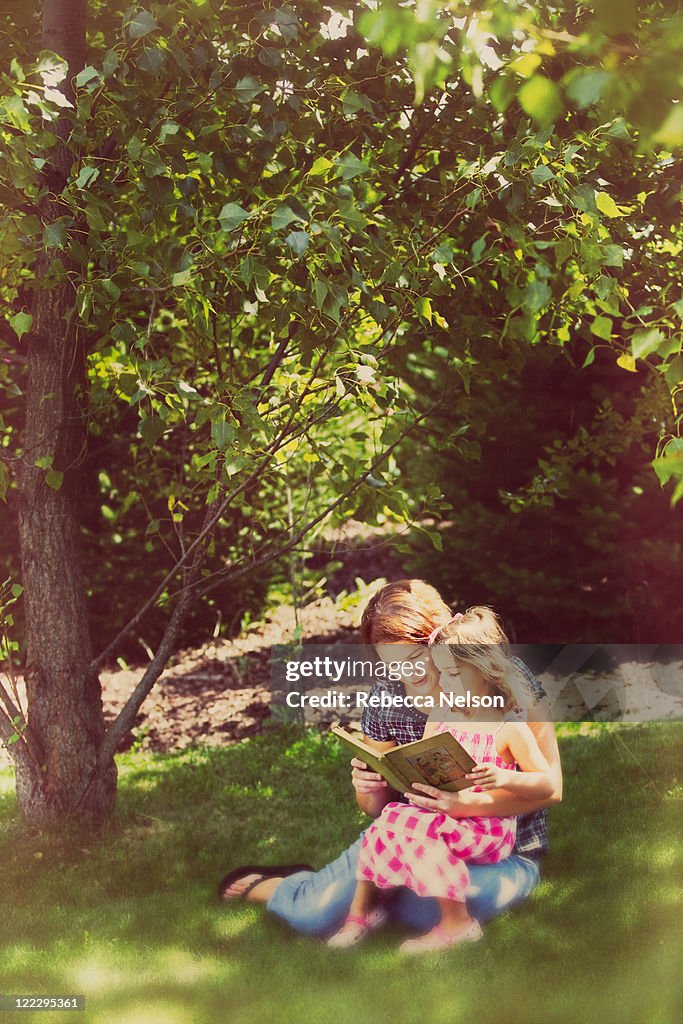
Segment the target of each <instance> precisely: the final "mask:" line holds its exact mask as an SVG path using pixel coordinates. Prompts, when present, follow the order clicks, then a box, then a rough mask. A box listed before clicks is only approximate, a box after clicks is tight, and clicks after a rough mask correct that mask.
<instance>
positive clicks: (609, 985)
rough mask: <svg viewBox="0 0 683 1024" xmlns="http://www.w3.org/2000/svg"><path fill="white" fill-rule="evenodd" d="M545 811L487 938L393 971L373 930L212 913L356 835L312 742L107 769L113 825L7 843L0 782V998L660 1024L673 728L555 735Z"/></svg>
mask: <svg viewBox="0 0 683 1024" xmlns="http://www.w3.org/2000/svg"><path fill="white" fill-rule="evenodd" d="M558 733H559V735H560V743H561V750H562V757H563V764H564V770H565V779H566V786H565V800H564V802H563V803H562V804H561V805H560V806H559V807H557V808H555V809H554V810H553V811H552V814H551V848H552V849H551V854H550V856H549V857H548V858H547V860H546V862H545V864H544V870H543V882H542V884H541V886H540V887H539V888H538V889H537V890H536V892H535V894H534V896H533V897H532V898H531V899H530V900H529V901H528V902H527V903H526V904H524V905H523V906H522V907H519V908H517V909H516V910H514V911H512V912H511V913H509V914H508V915H505V916H503V917H502V918H500V919H498V920H497V921H495V922H493V923H491V924H490V925H489V926H488V928H487V929H486V935H485V940H484V942H483V943H480V944H479V945H476V946H470V947H467V948H461V949H456V950H452V951H450V952H449V953H447V954H442V955H430V956H427V957H424V958H420V959H416V960H412V959H411V960H410V961H407V960H404V959H403V958H401V957H400V956H399V954H398V953H397V946H398V942H399V938H400V936H399V934H398V932H397V931H395V930H392V929H388V930H386V931H384V932H381V933H378V934H375V935H373V936H372V937H371V938H370V939H369V940H368V941H367V943H365V944H364V945H363V946H362V947H358V948H357V949H355V950H352V951H347V952H345V953H339V952H337V953H335V952H334V951H330V950H327V949H326V948H325V947H324V946H323V945H322V944H320V943H318V942H315V941H313V940H310V939H305V938H300V937H298V936H295V935H293V934H291V933H289V932H288V931H287V929H286V928H285V927H284V926H282V925H281V924H279V923H278V922H277V921H275V920H273V919H269V918H268V917H267V916H266V915H265V914H264V913H263V912H262V911H261V910H260V909H259V908H257V907H255V906H253V905H246V904H239V905H235V906H234V907H230V908H229V909H226V908H224V907H221V906H219V905H217V904H216V903H215V902H214V901H213V890H214V887H215V884H216V882H217V880H218V878H219V877H220V875H221V874H223V873H224V871H225V870H226V869H227V868H228V867H230V866H234V865H235V864H238V863H241V862H249V861H254V860H255V861H256V862H260V861H266V862H267V861H273V862H278V861H288V860H302V859H311V860H312V861H313V863H316V864H318V865H320V866H322V865H323V864H324V863H326V861H328V860H330V859H332V858H333V857H334V856H336V854H337V853H338V852H339V851H340V850H341V849H342V848H343V847H345V846H346V845H348V844H349V843H350V842H351V841H352V840H353V839H354V838H355V837H356V836H357V834H358V832H359V831H360V826H361V825H362V823H363V821H364V819H363V816H362V815H361V814H360V813H359V812H358V811H357V810H356V809H355V807H354V804H353V801H352V797H351V791H350V786H349V781H348V758H347V755H346V754H345V753H344V752H343V751H342V750H341V749H340V748H339V747H338V746H337V744H336V743H335V742H333V741H332V740H330V739H326V738H320V737H319V736H317V735H315V734H311V733H308V734H302V733H300V732H296V731H292V730H284V731H283V730H275V729H272V730H267V731H266V733H265V734H264V735H262V736H260V737H258V738H256V739H252V740H248V741H246V742H244V743H240V744H237V745H235V746H231V747H227V748H225V749H223V750H208V749H199V750H194V751H191V752H186V753H183V754H178V755H175V756H163V757H162V756H157V755H151V754H146V753H144V752H138V753H133V754H128V755H125V756H123V757H121V758H120V760H119V771H120V788H119V804H118V812H117V816H116V819H115V821H114V822H113V823H112V825H110V826H109V827H108V829H107V830H106V832H105V833H103V834H102V835H101V836H99V837H86V836H81V837H76V836H74V837H72V838H71V840H70V842H69V843H68V844H67V843H65V842H64V841H61V842H56V841H55V840H53V839H50V838H49V837H47V836H44V835H39V834H37V833H33V834H28V835H27V834H26V833H22V832H21V831H20V829H19V827H18V824H17V820H16V804H15V801H14V796H13V780H12V777H11V774H10V772H5V773H2V774H0V819H1V820H2V824H3V826H4V828H3V834H2V838H1V839H0V878H1V881H0V886H1V890H0V907H1V908H2V914H1V922H0V929H1V931H2V940H1V947H0V976H1V977H2V982H1V983H0V991H2V992H4V993H6V994H29V993H35V994H40V993H43V994H65V993H84V994H85V996H86V1001H87V1009H86V1012H85V1013H70V1012H60V1013H56V1012H49V1011H48V1012H41V1013H36V1014H35V1015H32V1014H31V1013H30V1012H23V1013H22V1014H16V1013H8V1014H6V1015H4V1019H6V1020H8V1021H9V1020H14V1021H17V1020H22V1021H27V1020H33V1019H35V1020H36V1021H40V1022H43V1024H48V1022H51V1021H59V1022H62V1024H67V1022H69V1021H73V1022H80V1024H85V1022H87V1024H224V1022H227V1021H230V1024H261V1022H264V1024H265V1022H266V1021H276V1022H278V1024H280V1022H282V1024H305V1022H314V1024H317V1022H322V1021H327V1020H331V1021H334V1022H335V1024H365V1022H367V1021H372V1022H375V1021H376V1022H377V1024H385V1022H386V1024H389V1022H391V1024H412V1022H418V1021H420V1022H422V1021H426V1022H428V1024H455V1022H460V1021H462V1022H466V1024H475V1022H477V1021H483V1022H488V1024H537V1022H538V1024H553V1022H561V1024H612V1022H613V1024H679V1022H681V1021H683V1006H682V1002H681V983H680V977H681V974H680V963H681V952H682V950H681V945H682V943H681V934H682V928H681V911H682V909H683V908H682V907H681V853H680V848H681V843H680V836H681V814H680V811H681V796H682V795H683V786H682V785H681V783H680V781H679V780H680V771H681V769H680V765H681V749H682V740H683V731H682V729H681V726H680V725H677V724H652V725H647V726H614V725H611V726H607V725H600V724H581V725H578V724H577V725H564V726H558ZM0 1016H2V1015H0Z"/></svg>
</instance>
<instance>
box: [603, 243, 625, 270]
mask: <svg viewBox="0 0 683 1024" xmlns="http://www.w3.org/2000/svg"><path fill="white" fill-rule="evenodd" d="M602 252H603V261H602V262H603V266H605V267H623V265H624V250H623V249H622V248H621V246H620V245H603V247H602Z"/></svg>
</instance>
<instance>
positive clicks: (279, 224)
mask: <svg viewBox="0 0 683 1024" xmlns="http://www.w3.org/2000/svg"><path fill="white" fill-rule="evenodd" d="M298 219H299V218H298V217H297V215H296V214H295V213H294V212H293V211H292V210H291V209H290V208H289V206H286V205H283V206H278V208H277V210H276V211H275V213H274V214H273V216H272V218H271V225H272V228H273V231H279V230H280V229H281V228H286V227H287V226H288V225H289V224H291V223H292V221H293V220H298Z"/></svg>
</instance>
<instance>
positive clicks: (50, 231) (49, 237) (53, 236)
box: [43, 220, 66, 249]
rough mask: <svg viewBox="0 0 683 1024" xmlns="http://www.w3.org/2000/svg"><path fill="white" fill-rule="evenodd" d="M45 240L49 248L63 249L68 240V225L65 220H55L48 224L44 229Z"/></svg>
mask: <svg viewBox="0 0 683 1024" xmlns="http://www.w3.org/2000/svg"><path fill="white" fill-rule="evenodd" d="M43 242H44V243H45V245H46V246H47V247H48V249H61V248H63V246H64V243H65V242H66V225H65V224H64V221H61V220H55V221H53V222H52V223H51V224H46V225H45V228H44V230H43Z"/></svg>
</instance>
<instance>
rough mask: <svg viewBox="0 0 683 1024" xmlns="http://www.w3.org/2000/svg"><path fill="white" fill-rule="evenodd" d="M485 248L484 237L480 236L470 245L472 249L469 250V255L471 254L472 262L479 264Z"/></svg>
mask: <svg viewBox="0 0 683 1024" xmlns="http://www.w3.org/2000/svg"><path fill="white" fill-rule="evenodd" d="M485 248H486V235H482V236H481V238H478V239H477V240H476V242H474V244H473V245H472V249H471V250H470V251H471V254H472V259H473V260H474V262H475V263H478V262H479V260H480V259H481V257H482V256H483V254H484V249H485Z"/></svg>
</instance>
